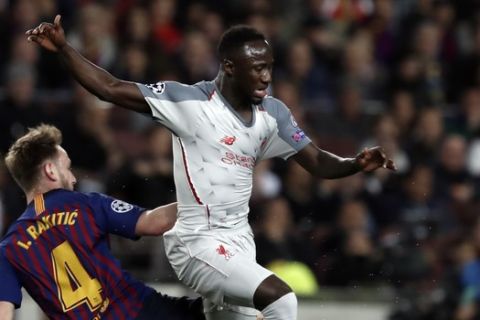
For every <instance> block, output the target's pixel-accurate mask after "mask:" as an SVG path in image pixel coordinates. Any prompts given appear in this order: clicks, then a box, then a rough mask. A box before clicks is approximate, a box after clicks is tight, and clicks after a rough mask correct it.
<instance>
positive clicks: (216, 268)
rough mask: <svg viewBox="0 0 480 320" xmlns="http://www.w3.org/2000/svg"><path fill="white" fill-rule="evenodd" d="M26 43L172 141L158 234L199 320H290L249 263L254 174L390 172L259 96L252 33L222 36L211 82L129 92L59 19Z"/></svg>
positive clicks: (259, 50)
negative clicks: (332, 149) (343, 152)
mask: <svg viewBox="0 0 480 320" xmlns="http://www.w3.org/2000/svg"><path fill="white" fill-rule="evenodd" d="M27 35H28V40H29V41H33V42H36V43H38V44H40V45H41V46H42V47H44V48H46V49H49V50H51V51H54V52H58V54H59V57H60V59H61V60H62V61H63V62H64V64H65V66H66V67H67V68H68V70H69V71H70V72H71V73H72V74H73V76H74V77H75V78H76V79H77V81H78V82H80V84H81V85H82V86H84V87H85V88H86V89H87V90H89V91H90V92H91V93H93V94H95V95H96V96H98V97H99V98H100V99H103V100H106V101H109V102H112V103H114V104H116V105H119V106H122V107H125V108H128V109H130V110H134V111H137V112H141V113H146V114H151V116H152V117H153V119H154V120H155V121H157V122H159V123H161V124H162V125H164V126H165V127H167V128H168V129H170V130H171V131H172V138H173V150H174V178H175V185H176V188H177V201H178V215H177V223H176V224H175V226H174V228H173V229H172V230H170V231H169V232H168V233H167V234H165V236H164V239H165V247H166V252H167V256H168V259H169V261H170V263H171V265H172V267H173V269H174V270H175V272H176V274H177V276H178V277H179V279H180V280H181V281H182V282H183V283H185V284H186V285H188V286H189V287H191V288H193V289H194V290H195V291H196V292H198V293H199V294H201V295H202V296H203V297H204V298H205V300H206V301H207V302H206V304H205V312H206V317H207V319H213V320H217V319H218V320H220V319H233V320H237V319H238V320H243V319H245V320H247V319H255V318H256V315H257V313H258V312H257V311H256V310H260V311H261V312H262V314H263V316H264V318H265V319H266V320H271V319H272V320H273V319H276V320H283V319H285V320H287V319H288V320H294V319H296V317H297V300H296V297H295V295H294V293H293V292H292V290H291V289H290V287H289V286H288V285H287V284H286V283H284V282H283V281H282V280H280V279H279V278H278V277H277V276H275V275H274V274H273V273H272V272H271V271H269V270H267V269H265V268H263V267H262V266H260V265H259V264H257V263H256V261H255V244H254V242H253V234H252V230H251V228H250V226H249V224H248V219H247V217H248V212H249V207H248V202H249V199H250V195H251V191H252V175H253V169H254V167H255V164H256V163H257V162H258V161H260V160H262V159H267V158H272V157H281V158H283V159H285V160H286V159H289V158H291V159H294V160H295V161H297V162H298V163H299V164H300V165H301V166H303V167H304V168H305V169H306V170H308V171H309V172H310V173H312V174H313V175H315V176H318V177H320V178H330V179H332V178H340V177H345V176H348V175H352V174H355V173H357V172H359V171H372V170H375V169H377V168H380V167H384V168H388V169H395V165H394V163H393V162H392V161H391V160H390V159H388V158H386V156H385V154H384V152H383V151H382V149H381V148H380V147H374V148H370V149H365V150H363V151H362V152H361V153H359V154H358V155H357V156H355V157H354V158H341V157H338V156H336V155H334V154H331V153H329V152H327V151H324V150H321V149H320V148H318V147H317V146H315V145H314V144H313V143H312V142H311V140H310V139H309V138H308V137H307V136H306V135H305V133H304V132H303V131H302V129H300V128H299V127H298V125H297V123H296V122H295V120H294V118H293V117H292V115H291V113H290V111H289V109H288V108H287V107H286V106H285V105H284V104H283V103H282V102H281V101H280V100H278V99H275V98H273V97H271V96H268V95H267V88H268V86H269V85H270V82H271V80H272V79H271V75H272V66H273V55H272V50H271V47H270V45H269V44H268V42H267V41H266V39H265V37H264V36H263V35H262V34H261V33H259V32H258V31H256V30H255V29H253V28H250V27H247V26H236V27H232V28H230V29H229V30H227V31H226V32H225V33H224V35H223V36H222V39H221V40H220V43H219V46H218V55H219V59H220V70H219V72H218V75H217V77H216V78H215V79H214V80H213V81H202V82H200V83H197V84H194V85H185V84H181V83H178V82H158V83H156V84H151V85H143V84H137V83H133V82H128V81H123V80H120V79H117V78H115V77H114V76H112V75H111V74H109V73H108V72H106V71H105V70H103V69H101V68H99V67H97V66H96V65H94V64H92V63H91V62H90V61H88V60H86V59H85V58H84V57H83V56H81V55H80V54H79V53H78V52H77V51H75V50H74V49H73V48H72V47H71V46H70V45H69V44H68V43H67V42H66V41H65V35H64V32H63V29H62V27H61V24H60V16H57V17H56V18H55V21H54V23H53V24H49V23H42V24H40V25H39V26H38V27H37V28H35V29H32V30H29V31H27Z"/></svg>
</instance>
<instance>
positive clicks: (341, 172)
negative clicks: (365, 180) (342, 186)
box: [315, 150, 361, 179]
mask: <svg viewBox="0 0 480 320" xmlns="http://www.w3.org/2000/svg"><path fill="white" fill-rule="evenodd" d="M359 171H361V168H360V166H359V164H358V162H357V160H356V159H355V158H342V157H339V156H337V155H335V154H333V153H330V152H328V151H325V150H320V151H319V152H318V154H317V165H316V168H315V176H317V177H320V178H325V179H337V178H343V177H348V176H351V175H353V174H355V173H357V172H359Z"/></svg>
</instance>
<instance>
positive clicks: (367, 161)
mask: <svg viewBox="0 0 480 320" xmlns="http://www.w3.org/2000/svg"><path fill="white" fill-rule="evenodd" d="M355 160H356V162H357V164H358V165H359V166H360V168H361V169H362V171H364V172H371V171H373V170H376V169H378V168H380V167H383V168H385V169H390V170H397V167H396V166H395V163H393V161H392V160H391V159H388V158H387V156H386V155H385V152H384V151H383V148H382V147H373V148H365V149H364V150H363V151H362V152H360V153H359V154H358V155H357V156H356V157H355Z"/></svg>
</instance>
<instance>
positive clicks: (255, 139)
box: [138, 81, 310, 232]
mask: <svg viewBox="0 0 480 320" xmlns="http://www.w3.org/2000/svg"><path fill="white" fill-rule="evenodd" d="M138 87H139V88H140V90H141V92H142V94H143V95H144V96H145V100H146V101H147V102H148V104H149V105H150V107H151V111H152V117H153V118H154V120H155V121H157V122H159V123H161V124H162V125H164V126H165V127H167V128H168V129H170V130H171V131H172V133H173V155H174V178H175V185H176V189H177V190H176V192H177V201H178V208H179V212H178V219H177V225H176V228H177V229H178V228H180V229H181V230H195V232H203V231H206V232H208V231H211V230H218V229H238V228H240V227H242V226H245V225H246V224H248V220H247V216H248V212H249V208H248V202H249V199H250V196H251V192H252V175H253V170H254V167H255V164H256V163H257V162H258V161H260V160H262V159H268V158H272V157H281V158H283V159H287V158H288V157H290V156H291V155H293V154H295V153H296V152H298V151H299V150H301V149H302V148H304V147H305V146H306V145H307V144H308V143H309V142H310V139H309V138H308V137H307V136H306V135H305V134H304V132H303V131H302V130H301V129H300V128H298V126H297V123H296V122H295V120H294V118H293V117H292V115H291V113H290V110H289V109H288V108H287V107H286V106H285V105H284V104H283V103H282V102H281V101H279V100H278V99H275V98H273V97H270V96H267V97H265V98H264V99H263V101H262V103H261V104H260V105H254V106H252V111H253V115H252V120H251V122H250V123H246V122H245V121H244V120H243V119H242V117H241V116H240V115H239V114H238V113H237V112H236V111H235V110H234V109H233V108H232V107H231V106H230V105H229V103H228V102H227V101H226V100H225V98H224V97H223V96H222V95H221V94H220V92H219V90H218V88H217V87H216V85H215V83H214V82H213V81H209V82H207V81H203V82H200V83H197V84H195V85H184V84H180V83H178V82H170V81H169V82H159V83H156V84H153V85H143V84H138Z"/></svg>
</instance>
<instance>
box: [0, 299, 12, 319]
mask: <svg viewBox="0 0 480 320" xmlns="http://www.w3.org/2000/svg"><path fill="white" fill-rule="evenodd" d="M14 310H15V307H14V305H13V304H12V303H11V302H7V301H0V320H12V319H13V313H14Z"/></svg>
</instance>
